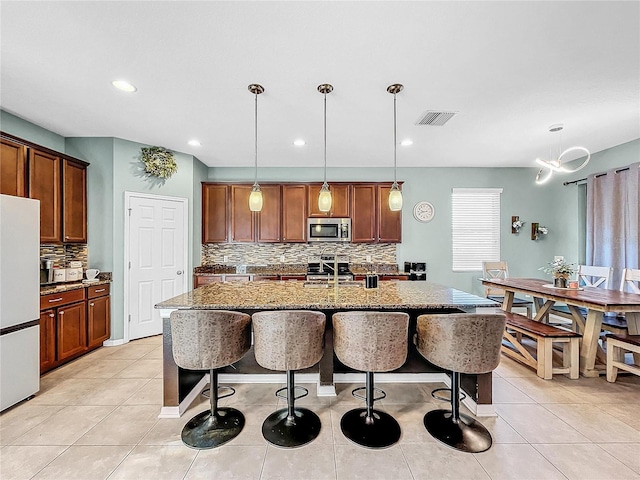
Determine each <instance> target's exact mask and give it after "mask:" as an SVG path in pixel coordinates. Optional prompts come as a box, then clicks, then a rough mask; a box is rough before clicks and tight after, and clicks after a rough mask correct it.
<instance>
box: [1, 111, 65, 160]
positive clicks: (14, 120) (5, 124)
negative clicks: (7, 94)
mask: <svg viewBox="0 0 640 480" xmlns="http://www.w3.org/2000/svg"><path fill="white" fill-rule="evenodd" d="M0 130H2V131H3V132H5V133H10V134H11V135H15V136H16V137H20V138H23V139H25V140H29V141H31V142H33V143H36V144H38V145H42V146H43V147H47V148H50V149H51V150H55V151H56V152H61V153H65V151H64V137H63V136H61V135H58V134H57V133H54V132H52V131H50V130H47V129H46V128H42V127H39V126H38V125H35V124H33V123H31V122H29V121H27V120H24V119H22V118H20V117H17V116H15V115H12V114H11V113H9V112H5V111H4V110H0Z"/></svg>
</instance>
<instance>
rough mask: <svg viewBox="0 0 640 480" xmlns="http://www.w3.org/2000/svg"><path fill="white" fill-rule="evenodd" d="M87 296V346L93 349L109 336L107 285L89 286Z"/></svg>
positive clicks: (109, 312)
mask: <svg viewBox="0 0 640 480" xmlns="http://www.w3.org/2000/svg"><path fill="white" fill-rule="evenodd" d="M87 297H88V300H87V347H88V348H89V349H94V348H97V347H101V346H102V342H104V341H105V340H106V339H107V338H109V337H110V336H111V297H110V296H109V285H96V286H93V287H89V288H88V289H87Z"/></svg>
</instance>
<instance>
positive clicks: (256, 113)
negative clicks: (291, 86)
mask: <svg viewBox="0 0 640 480" xmlns="http://www.w3.org/2000/svg"><path fill="white" fill-rule="evenodd" d="M254 95H255V115H254V119H255V125H254V132H255V140H256V143H255V147H256V148H255V152H256V153H255V162H254V165H255V176H254V180H253V185H254V186H255V185H257V184H258V94H257V93H255V94H254Z"/></svg>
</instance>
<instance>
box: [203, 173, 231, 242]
mask: <svg viewBox="0 0 640 480" xmlns="http://www.w3.org/2000/svg"><path fill="white" fill-rule="evenodd" d="M228 205H229V188H228V187H227V185H220V184H211V183H203V184H202V243H223V242H226V241H228V239H229V235H228V233H229V231H228V228H227V226H228V224H229V214H228V208H227V207H228Z"/></svg>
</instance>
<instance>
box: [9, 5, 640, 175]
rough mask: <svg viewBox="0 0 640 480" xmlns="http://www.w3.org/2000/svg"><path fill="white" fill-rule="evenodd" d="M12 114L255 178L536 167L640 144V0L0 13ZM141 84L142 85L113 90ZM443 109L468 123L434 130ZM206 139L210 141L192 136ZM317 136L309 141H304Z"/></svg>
mask: <svg viewBox="0 0 640 480" xmlns="http://www.w3.org/2000/svg"><path fill="white" fill-rule="evenodd" d="M0 9H1V10H0V20H1V37H0V40H1V57H0V60H1V75H2V76H1V82H2V83H1V87H2V89H1V96H0V106H1V107H2V108H3V109H4V110H6V111H8V112H10V113H13V114H15V115H18V116H19V117H22V118H24V119H26V120H29V121H31V122H33V123H35V124H38V125H41V126H43V127H45V128H47V129H49V130H52V131H54V132H56V133H59V134H60V135H63V136H65V137H75V136H81V137H86V136H88V137H102V136H107V137H120V138H124V139H128V140H132V141H137V142H141V143H146V144H152V145H162V146H165V147H167V148H170V149H174V150H177V151H181V152H186V153H190V154H193V155H195V156H196V157H198V158H199V159H200V160H202V161H203V162H204V163H206V164H207V165H209V166H252V165H253V161H254V130H253V125H254V123H253V122H254V118H253V115H254V97H253V95H252V94H251V93H249V91H248V90H247V86H248V85H249V84H250V83H260V84H262V85H263V86H264V87H265V90H266V91H265V93H264V94H262V95H260V96H259V98H258V102H259V103H258V108H259V165H260V166H261V167H264V166H280V167H282V166H287V167H290V166H291V167H293V166H314V167H317V166H322V164H323V131H322V128H323V120H322V112H323V110H322V108H323V107H322V95H321V94H320V93H318V92H317V90H316V88H317V86H318V85H319V84H320V83H325V82H327V83H331V84H332V85H333V86H334V92H333V93H331V94H330V95H328V97H327V117H328V118H327V163H328V165H329V166H330V167H332V166H355V167H358V166H372V167H381V166H385V167H389V166H392V165H393V96H392V95H391V94H389V93H387V91H386V88H387V86H388V85H389V84H391V83H402V84H404V87H405V88H404V91H402V92H401V93H400V94H398V96H397V111H398V127H397V131H398V140H399V141H400V140H402V139H405V138H410V139H412V140H413V142H414V144H413V145H412V146H410V147H398V166H399V167H409V166H411V167H419V166H457V167H460V166H498V167H509V166H531V167H533V166H534V164H533V162H534V159H535V158H536V157H542V158H545V159H546V158H548V157H549V150H550V148H552V147H553V148H554V149H557V148H558V147H559V143H560V139H559V138H558V137H557V136H553V135H552V134H550V133H549V132H548V127H549V126H550V125H552V124H556V123H563V124H564V125H565V128H564V131H563V132H562V146H563V147H565V148H566V147H569V146H573V145H575V144H578V145H583V146H585V147H587V148H589V149H590V150H591V151H592V152H597V151H600V150H603V149H606V148H610V147H612V146H615V145H619V144H621V143H625V142H628V141H630V140H633V139H636V138H638V137H640V3H639V2H637V1H631V2H625V1H623V2H613V1H604V2H592V1H575V2H555V1H546V2H544V1H543V2H540V1H539V2H479V1H478V2H430V1H413V2H400V1H375V2H368V1H355V2H340V1H337V2H336V1H334V2H315V1H313V2H269V1H260V2H252V1H238V2H216V1H209V2H190V1H173V2H152V1H139V2H131V1H130V2H126V1H124V2H122V1H121V2H106V1H100V2H98V1H84V2H59V1H56V2H53V1H48V2H11V1H5V0H3V1H2V2H0ZM119 78H125V79H127V80H129V81H131V82H132V83H134V84H135V85H136V86H137V87H138V91H137V92H136V93H134V94H125V93H122V92H120V91H117V90H115V89H114V88H113V87H112V86H111V81H112V80H114V79H119ZM427 110H451V111H455V112H458V114H457V115H456V116H455V117H453V119H452V120H450V121H449V122H448V123H447V124H446V125H445V126H443V127H427V126H416V125H415V123H416V122H417V120H418V119H419V118H420V117H421V116H422V114H423V113H424V112H426V111H427ZM191 138H197V139H199V140H200V141H201V142H202V146H200V147H191V146H189V145H187V141H188V140H190V139H191ZM296 138H303V139H305V140H306V141H307V145H306V146H304V147H294V146H293V141H294V140H295V139H296Z"/></svg>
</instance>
